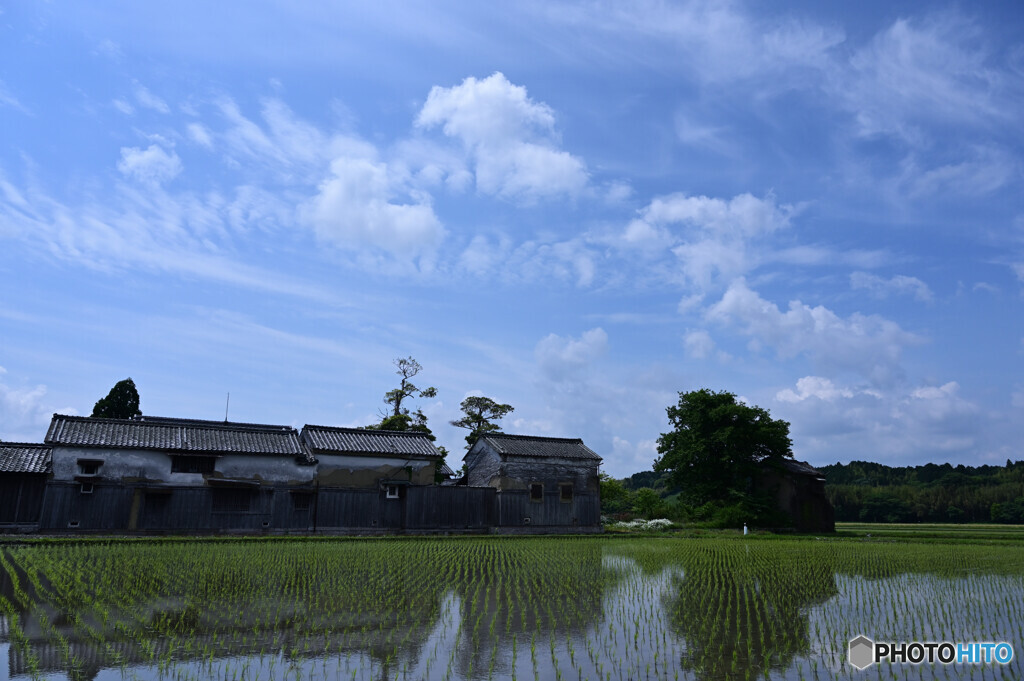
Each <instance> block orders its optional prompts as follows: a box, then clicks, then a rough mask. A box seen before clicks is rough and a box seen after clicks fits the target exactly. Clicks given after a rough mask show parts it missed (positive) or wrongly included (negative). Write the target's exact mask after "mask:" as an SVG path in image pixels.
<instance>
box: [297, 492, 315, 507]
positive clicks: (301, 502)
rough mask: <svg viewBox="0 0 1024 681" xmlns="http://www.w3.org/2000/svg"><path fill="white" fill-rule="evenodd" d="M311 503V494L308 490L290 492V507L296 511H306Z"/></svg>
mask: <svg viewBox="0 0 1024 681" xmlns="http://www.w3.org/2000/svg"><path fill="white" fill-rule="evenodd" d="M312 504H313V495H312V494H310V493H309V492H292V508H293V509H294V510H296V511H308V510H309V507H310V506H311V505H312Z"/></svg>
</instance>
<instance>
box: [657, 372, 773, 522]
mask: <svg viewBox="0 0 1024 681" xmlns="http://www.w3.org/2000/svg"><path fill="white" fill-rule="evenodd" d="M665 411H666V412H667V413H668V418H669V422H670V423H671V424H672V426H673V428H674V429H673V430H672V431H671V432H669V433H663V434H662V435H661V437H659V438H658V454H659V456H658V458H657V459H656V460H655V461H654V469H655V470H657V471H668V472H669V473H670V480H671V482H672V483H673V484H674V485H676V486H678V487H680V488H681V489H682V494H683V495H685V496H686V497H688V499H689V500H690V502H691V503H693V504H695V505H699V504H706V503H708V502H716V503H717V502H722V503H723V504H735V503H740V504H746V503H748V502H750V501H752V500H751V499H750V493H751V482H752V480H753V479H754V477H755V476H756V475H757V473H758V464H760V463H762V462H764V461H766V460H772V459H776V460H777V459H782V458H792V456H793V452H792V450H791V446H792V441H791V440H790V439H789V423H787V422H786V421H782V420H777V419H773V418H771V415H770V414H769V413H768V411H767V410H765V409H761V408H760V407H755V406H748V405H746V404H743V403H741V402H738V401H737V400H736V395H734V394H733V393H730V392H724V391H723V392H713V391H711V390H708V389H706V388H704V389H701V390H694V391H691V392H686V393H683V392H681V393H679V404H677V405H675V406H671V407H668V408H667V409H666V410H665Z"/></svg>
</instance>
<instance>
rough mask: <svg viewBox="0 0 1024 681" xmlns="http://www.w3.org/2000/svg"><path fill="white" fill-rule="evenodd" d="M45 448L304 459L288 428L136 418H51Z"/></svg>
mask: <svg viewBox="0 0 1024 681" xmlns="http://www.w3.org/2000/svg"><path fill="white" fill-rule="evenodd" d="M46 443H47V444H50V445H64V446H71V447H112V448H117V449H159V450H170V451H180V452H209V453H211V454H265V455H278V456H294V457H296V458H300V459H308V456H309V455H308V453H307V452H306V451H305V450H304V449H303V447H302V444H301V443H300V442H299V433H298V431H296V430H295V429H294V428H292V427H291V426H272V425H262V424H255V423H231V422H227V421H199V420H195V419H172V418H162V417H156V416H141V417H138V418H135V419H99V418H88V417H82V416H65V415H62V414H54V415H53V420H52V421H51V422H50V429H49V431H48V432H47V433H46Z"/></svg>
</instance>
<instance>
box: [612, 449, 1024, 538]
mask: <svg viewBox="0 0 1024 681" xmlns="http://www.w3.org/2000/svg"><path fill="white" fill-rule="evenodd" d="M818 470H820V471H821V472H822V473H823V474H824V475H825V494H826V496H827V497H828V500H829V501H830V502H831V503H832V506H833V507H834V508H835V512H836V516H835V517H836V520H837V521H840V522H842V521H848V522H879V523H914V522H933V523H935V522H938V523H1014V524H1021V523H1024V461H1016V462H1011V461H1007V462H1006V465H1005V466H964V465H962V464H961V465H957V466H954V465H952V464H948V463H944V464H934V463H929V464H925V465H923V466H899V467H894V466H886V465H884V464H880V463H872V462H868V461H851V462H850V463H848V464H841V463H836V464H832V465H829V466H819V467H818ZM679 492H680V490H679V489H673V488H671V487H670V485H669V483H668V476H667V474H665V473H657V472H654V471H644V472H641V473H635V474H633V475H631V476H629V477H628V478H622V479H621V480H613V479H610V478H607V477H605V478H603V479H602V483H601V496H602V498H601V508H602V513H604V514H605V515H613V516H617V517H621V516H624V515H637V516H643V517H670V518H674V519H680V520H685V519H687V513H686V511H687V509H686V508H685V507H684V506H683V505H681V504H680V503H679V501H678V495H679Z"/></svg>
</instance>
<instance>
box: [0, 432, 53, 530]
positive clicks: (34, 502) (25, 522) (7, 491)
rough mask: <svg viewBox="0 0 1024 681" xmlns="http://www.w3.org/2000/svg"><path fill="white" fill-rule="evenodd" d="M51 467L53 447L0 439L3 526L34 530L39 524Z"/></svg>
mask: <svg viewBox="0 0 1024 681" xmlns="http://www.w3.org/2000/svg"><path fill="white" fill-rule="evenodd" d="M50 467H51V450H50V447H47V446H46V445H40V444H28V443H24V442H0V530H4V531H8V532H9V531H20V532H31V531H34V530H37V529H38V528H39V514H40V512H41V511H42V508H43V495H44V494H45V492H46V482H47V479H48V478H49V475H50Z"/></svg>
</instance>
